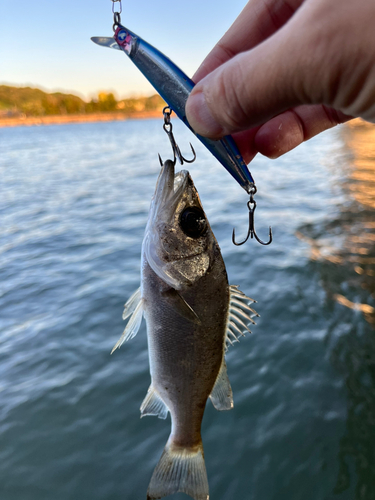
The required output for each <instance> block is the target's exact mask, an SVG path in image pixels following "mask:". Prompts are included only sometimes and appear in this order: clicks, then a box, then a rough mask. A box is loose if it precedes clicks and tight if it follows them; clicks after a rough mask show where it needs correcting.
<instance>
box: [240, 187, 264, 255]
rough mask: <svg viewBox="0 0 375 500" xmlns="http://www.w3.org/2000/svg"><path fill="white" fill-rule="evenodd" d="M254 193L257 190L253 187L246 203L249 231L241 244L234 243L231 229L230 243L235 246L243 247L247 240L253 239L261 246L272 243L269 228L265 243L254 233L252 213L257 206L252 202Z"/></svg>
mask: <svg viewBox="0 0 375 500" xmlns="http://www.w3.org/2000/svg"><path fill="white" fill-rule="evenodd" d="M256 192H257V188H256V187H255V186H254V190H253V191H251V193H250V200H249V201H248V202H247V208H248V209H249V229H248V231H247V235H246V238H245V239H244V240H243V241H241V243H237V242H236V235H235V230H234V229H233V233H232V242H233V244H234V245H236V246H240V245H243V244H244V243H246V242H247V240H248V239H249V238H255V239H256V240H257V242H258V243H260V244H261V245H269V244H270V243H272V229H271V227H270V228H269V240H268V241H267V242H264V241H262V240H261V239H260V238H259V237H258V235H257V233H256V232H255V227H254V212H255V209H256V206H257V204H256V202H255V200H254V194H255V193H256Z"/></svg>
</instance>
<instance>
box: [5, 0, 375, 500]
mask: <svg viewBox="0 0 375 500" xmlns="http://www.w3.org/2000/svg"><path fill="white" fill-rule="evenodd" d="M244 4H245V2H235V3H233V4H231V5H230V6H229V5H225V4H224V2H216V3H215V4H214V3H213V2H205V5H199V6H198V5H195V4H194V2H193V3H192V4H190V5H189V8H187V7H185V8H184V9H182V7H181V5H171V4H169V3H168V4H167V3H166V2H158V5H157V6H156V5H154V4H151V2H149V3H148V2H146V3H145V7H147V8H142V16H139V6H138V7H137V5H136V4H134V5H125V4H124V5H123V9H124V10H123V22H124V23H125V24H128V25H129V27H130V28H131V29H133V30H134V31H135V32H139V34H140V35H142V36H143V37H144V38H145V39H146V40H148V41H150V42H151V43H153V44H155V45H156V46H157V47H158V48H160V49H162V50H163V51H164V52H165V53H167V55H169V56H170V57H171V58H172V59H173V60H175V61H176V62H177V63H178V64H179V65H180V66H181V67H182V68H183V69H184V70H185V71H186V72H187V73H188V74H189V75H191V74H192V73H193V72H194V70H195V68H196V67H197V66H198V65H199V63H200V61H201V60H202V59H203V57H204V55H205V53H206V52H207V51H208V50H209V49H210V48H211V47H212V45H214V43H215V41H216V40H217V39H218V38H219V37H220V36H221V34H222V32H223V31H225V29H227V28H228V27H229V25H230V24H231V22H232V21H233V20H234V18H235V17H236V16H237V15H238V13H239V12H240V10H241V8H242V7H243V6H244ZM11 7H13V9H12V10H11ZM198 11H199V12H201V16H199V19H198V16H197V12H198ZM0 14H1V15H0V25H1V26H0V51H1V54H0V55H1V70H2V76H1V78H2V79H1V81H0V84H3V86H6V87H12V88H13V87H14V86H16V87H17V86H18V87H22V86H27V85H28V86H31V87H34V88H42V89H44V90H45V91H47V92H48V93H50V92H53V93H54V92H56V91H59V92H63V93H73V94H74V95H78V96H80V97H81V98H82V99H83V101H84V102H86V103H87V102H90V100H92V99H94V101H95V100H96V101H97V98H96V97H95V96H96V95H97V93H98V92H100V91H102V92H106V93H107V94H106V95H108V94H110V93H113V96H114V98H115V100H116V102H118V101H120V100H124V99H130V97H131V96H133V97H134V96H138V98H140V95H143V96H144V98H147V97H148V96H151V95H152V94H153V92H152V90H151V89H147V86H145V87H141V83H139V85H138V83H137V82H141V81H142V85H143V84H144V82H145V80H143V77H142V76H141V75H136V73H133V72H132V71H133V69H132V67H131V64H130V62H129V61H127V59H126V58H125V56H124V57H122V56H123V55H122V54H120V53H117V52H115V51H106V50H105V49H102V50H101V49H100V48H99V47H95V46H94V44H92V43H91V42H90V41H89V40H88V39H89V37H90V36H92V35H109V34H111V24H112V17H111V2H109V1H108V2H99V1H95V2H91V3H90V8H88V4H87V5H83V4H80V5H77V4H76V3H74V4H73V2H65V3H63V2H61V3H60V2H58V3H57V4H54V9H53V13H52V9H51V8H50V4H48V3H47V2H38V4H37V5H31V4H28V3H26V2H23V1H21V2H20V3H18V4H17V9H15V6H14V5H13V6H12V5H8V4H7V5H5V4H4V3H2V5H1V7H0ZM210 19H211V21H210V22H209V26H210V29H209V30H208V29H207V25H208V20H210ZM128 20H129V22H128ZM156 20H157V22H156ZM10 30H12V31H10ZM187 31H189V32H188V33H187ZM206 31H207V33H206ZM176 40H179V42H181V45H179V44H177V43H175V41H176ZM200 50H202V52H199V51H200ZM39 56H40V59H38V58H39ZM112 57H113V59H112ZM38 61H39V62H38ZM38 68H39V69H38ZM34 69H35V71H34ZM3 70H4V71H3ZM86 77H87V80H86ZM133 78H134V80H133ZM137 79H139V80H137ZM134 82H135V83H134ZM133 85H134V86H133ZM15 92H16V93H17V92H18V91H15ZM93 96H94V97H93ZM0 97H1V95H0ZM134 98H135V97H134ZM17 99H18V101H17V102H18V105H20V106H21V103H20V101H19V98H17ZM2 102H4V101H2ZM159 104H160V103H159ZM5 109H14V108H6V105H4V106H3V110H5ZM157 109H158V108H157V106H156V107H155V109H154V110H157ZM102 111H103V110H99V111H98V112H102ZM22 113H23V115H26V114H27V113H25V112H24V111H23V112H22ZM22 113H21V114H22ZM42 113H43V112H42ZM14 119H21V118H20V116H18V118H17V117H15V118H14ZM173 124H174V131H175V135H176V138H177V140H178V143H179V145H180V147H181V149H182V151H183V152H186V154H187V155H188V151H189V146H188V142H189V141H191V142H192V144H193V146H194V148H195V149H196V151H197V161H196V162H195V163H193V164H192V165H189V170H190V172H191V175H192V177H193V179H194V182H195V184H196V187H197V189H198V191H199V193H200V196H201V200H202V204H203V206H204V209H205V211H206V213H207V216H208V218H209V220H210V223H211V226H212V229H213V231H214V233H215V235H216V237H217V239H218V241H219V244H220V246H221V249H222V253H223V257H224V260H225V263H226V266H227V271H228V276H229V281H230V283H232V284H237V285H239V286H240V288H241V290H243V291H244V292H245V293H246V294H248V295H250V296H251V297H253V298H254V299H256V300H257V301H258V303H257V305H256V309H257V310H258V312H259V313H260V315H261V317H260V318H259V319H258V321H257V325H256V326H254V327H253V332H254V333H253V334H252V335H248V336H247V337H246V338H245V339H243V340H242V341H241V342H240V343H239V344H236V345H235V346H234V347H232V348H231V349H230V350H229V351H228V355H227V364H228V373H229V378H230V380H231V384H232V388H233V393H234V409H233V410H232V411H230V412H221V413H219V412H217V411H215V410H214V409H213V407H212V405H211V404H210V403H208V404H207V409H206V413H205V417H204V421H203V430H202V435H203V443H204V448H205V457H206V465H207V471H208V477H209V484H210V498H212V499H213V500H215V499H216V500H219V499H232V498H241V499H246V500H260V499H262V500H276V499H277V500H290V499H291V498H293V499H300V498H303V499H304V500H353V499H354V500H374V499H375V479H374V478H375V452H374V450H375V430H374V429H375V336H374V335H375V332H374V325H375V278H374V274H375V217H374V215H375V129H374V126H372V125H369V124H366V123H364V122H362V121H359V120H356V121H354V122H351V123H348V124H347V125H345V126H340V127H336V128H335V129H332V130H330V131H327V132H325V133H324V134H321V135H320V136H318V137H316V138H314V139H312V140H311V141H309V142H308V143H305V144H302V145H301V146H299V147H298V148H297V149H296V150H294V151H292V152H291V153H289V154H287V155H286V156H285V157H282V158H279V159H278V160H273V161H271V160H268V159H266V158H263V157H260V156H259V157H256V158H255V160H254V161H253V162H252V163H251V171H252V173H253V175H254V177H255V179H256V181H257V186H258V194H257V202H258V207H257V213H256V228H257V232H258V234H259V236H260V237H261V238H263V239H266V237H267V231H268V226H269V225H272V228H273V232H274V241H273V243H272V244H271V245H270V246H268V247H262V246H260V245H259V244H257V243H255V242H254V241H251V242H248V243H246V244H245V245H244V246H242V247H235V246H233V244H232V242H231V233H232V229H233V227H235V228H236V234H237V235H238V238H241V237H242V235H245V234H246V231H247V220H248V216H247V209H246V202H247V196H246V194H245V193H244V192H243V191H242V190H241V188H240V187H239V186H237V184H236V183H235V182H234V181H233V180H232V179H231V177H229V175H228V173H227V172H226V171H225V170H224V169H223V168H222V167H221V166H220V165H219V164H218V163H217V162H216V160H214V159H213V158H212V157H211V156H210V155H209V153H208V152H207V151H205V149H204V148H203V146H201V144H200V143H199V142H198V141H197V140H195V138H194V137H193V136H192V134H191V133H190V132H189V131H188V130H187V129H186V128H185V127H184V126H183V125H182V124H180V123H179V122H178V121H177V119H174V120H173ZM16 125H18V126H14V127H8V126H5V127H4V126H3V127H2V128H0V443H1V446H0V498H1V499H4V500H16V499H17V500H20V499H25V500H26V499H27V500H49V499H51V498H54V499H55V500H60V499H61V500H66V499H72V500H78V499H79V500H82V499H84V500H85V499H90V500H99V499H100V500H103V499H111V500H115V499H120V498H121V499H124V498H126V499H135V498H145V497H146V489H147V484H148V482H149V479H150V477H151V474H152V471H153V468H154V467H155V465H156V463H157V461H158V459H159V457H160V454H161V452H162V449H163V447H164V445H165V442H166V441H167V439H168V435H169V430H170V419H169V418H168V419H167V420H166V421H162V420H159V419H157V418H152V417H147V418H144V419H142V420H140V418H139V407H140V404H141V402H142V400H143V398H144V396H145V394H146V391H147V388H148V385H149V368H148V354H147V341H146V329H145V324H144V323H143V324H142V327H141V330H140V332H139V333H138V335H137V336H136V337H135V338H134V339H133V340H132V341H131V342H129V343H127V344H125V345H124V346H123V347H122V348H121V349H120V350H119V351H116V352H115V353H114V354H113V355H112V356H110V355H109V353H110V351H111V349H112V347H113V345H114V344H115V342H116V341H117V340H118V338H119V337H120V335H121V333H122V330H123V328H124V323H123V321H122V319H121V315H122V309H123V304H124V302H125V301H126V300H127V299H128V298H129V296H130V295H131V293H132V292H133V291H134V290H135V289H136V288H137V287H138V286H139V271H140V252H141V244H142V238H143V232H144V228H145V225H146V221H147V214H148V208H149V203H150V200H151V196H152V194H153V191H154V187H155V182H156V178H157V175H158V172H159V168H160V167H159V161H158V158H157V153H160V154H161V156H162V157H163V158H164V159H166V158H168V157H170V154H171V151H170V145H169V142H168V140H167V137H166V136H165V133H164V132H163V129H162V118H161V114H160V118H148V119H143V120H135V119H127V120H126V121H107V122H97V121H95V122H92V123H84V122H83V123H63V124H49V125H43V126H30V127H27V126H24V125H22V123H21V125H20V123H17V124H16ZM171 498H176V500H177V499H179V498H181V500H182V498H187V497H186V496H184V495H183V494H179V495H175V496H174V497H171Z"/></svg>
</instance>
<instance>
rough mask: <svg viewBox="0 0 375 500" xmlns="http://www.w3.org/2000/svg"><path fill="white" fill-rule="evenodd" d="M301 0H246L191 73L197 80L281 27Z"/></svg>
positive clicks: (257, 43) (196, 81) (194, 79)
mask: <svg viewBox="0 0 375 500" xmlns="http://www.w3.org/2000/svg"><path fill="white" fill-rule="evenodd" d="M303 1H304V0H249V2H248V3H247V4H246V6H245V7H244V9H243V10H242V12H241V14H240V15H239V16H238V17H237V19H236V20H235V21H234V23H233V24H232V26H231V27H230V28H229V30H228V31H227V32H226V33H225V34H224V36H223V37H222V38H221V39H220V40H219V42H218V43H217V44H216V45H215V47H214V48H213V49H212V50H211V52H210V53H209V54H208V56H207V57H206V58H205V59H204V61H203V62H202V64H201V65H200V66H199V68H198V70H197V71H196V72H195V74H194V76H193V78H192V79H193V81H194V82H195V83H198V82H199V81H200V80H202V78H204V77H205V76H206V75H208V74H209V73H211V71H213V70H214V69H216V68H218V67H219V66H221V65H222V64H223V63H225V62H226V61H228V60H229V59H231V58H232V57H234V56H235V55H237V54H239V53H240V52H244V51H246V50H250V49H252V48H253V47H255V46H256V45H259V44H260V43H261V42H262V41H263V40H266V39H267V38H268V37H270V36H271V35H272V34H273V33H275V32H276V31H277V30H278V29H280V28H281V26H283V25H284V24H285V23H286V22H287V21H288V20H289V19H290V18H291V17H292V15H293V14H294V12H295V11H296V10H297V9H298V7H299V6H300V5H301V4H302V3H303Z"/></svg>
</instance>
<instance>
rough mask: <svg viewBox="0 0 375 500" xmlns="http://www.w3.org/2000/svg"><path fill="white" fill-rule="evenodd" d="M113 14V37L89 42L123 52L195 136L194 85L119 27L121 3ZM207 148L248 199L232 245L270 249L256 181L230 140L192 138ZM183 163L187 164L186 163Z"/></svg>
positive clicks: (114, 1)
mask: <svg viewBox="0 0 375 500" xmlns="http://www.w3.org/2000/svg"><path fill="white" fill-rule="evenodd" d="M112 2H113V3H112V12H113V14H114V24H113V31H114V36H113V37H92V38H91V40H92V41H93V42H94V43H96V44H98V45H101V46H103V47H109V48H111V49H117V50H122V51H123V52H125V54H126V55H127V56H128V57H129V58H130V59H131V61H132V62H133V63H134V64H135V65H136V66H137V68H138V69H139V70H140V71H141V72H142V73H143V75H144V76H145V77H146V78H147V80H148V81H149V82H150V83H151V85H152V86H153V87H154V88H155V90H156V91H157V92H158V93H159V94H160V96H161V97H162V98H163V99H164V101H165V102H166V103H167V104H168V107H169V108H170V109H171V110H173V111H174V112H175V113H176V115H177V116H178V117H179V118H180V119H181V120H182V121H183V122H184V123H185V125H186V126H187V127H188V128H189V129H190V130H191V131H192V132H193V133H194V134H195V132H194V130H193V129H192V128H191V126H190V125H189V122H188V120H187V118H186V113H185V105H186V101H187V99H188V97H189V95H190V92H191V91H192V89H193V87H194V82H193V81H192V80H191V79H190V78H189V77H188V76H187V75H186V74H185V73H184V72H183V71H181V69H180V68H178V67H177V66H176V64H175V63H174V62H172V61H171V60H170V59H169V58H168V57H166V56H165V55H164V54H162V53H161V52H160V51H159V50H158V49H156V48H155V47H153V46H152V45H150V44H149V43H147V42H146V41H145V40H143V39H142V38H141V37H140V36H138V35H136V34H135V33H133V32H132V31H130V30H129V29H127V28H125V26H123V25H122V24H121V17H120V14H121V0H112ZM116 2H119V5H120V7H119V10H118V11H116V10H115V7H114V6H115V3H116ZM195 135H196V137H197V138H198V139H199V140H200V141H201V142H202V143H203V144H204V145H205V146H206V148H207V149H208V150H209V151H210V152H211V153H212V154H213V155H214V156H215V158H217V160H218V161H219V162H220V163H221V164H222V165H223V166H224V167H225V168H226V170H227V171H228V172H229V173H230V174H231V175H232V176H233V177H234V179H235V180H236V181H237V182H238V184H239V185H240V186H241V187H242V188H243V189H244V190H245V191H246V192H247V193H248V194H249V195H250V200H249V202H248V204H247V206H248V209H249V231H248V234H247V237H246V239H245V240H244V241H242V242H241V243H237V242H236V241H235V233H234V230H233V235H232V241H233V243H234V244H235V245H242V244H243V243H245V242H246V241H247V240H248V238H249V237H250V238H253V237H254V238H255V239H256V240H257V241H258V242H259V243H261V244H262V245H269V244H270V243H271V241H272V230H271V228H269V241H268V242H263V241H262V240H260V239H259V237H258V236H257V234H256V232H255V228H254V211H255V208H256V203H255V201H254V195H255V193H256V192H257V188H256V186H255V181H254V179H253V177H252V175H251V173H250V172H249V170H248V168H247V166H246V163H245V161H244V159H243V158H242V156H241V153H240V151H239V149H238V147H237V145H236V143H235V141H234V139H233V137H232V136H226V137H224V138H223V139H221V140H218V141H214V140H212V139H208V138H207V137H203V136H201V135H199V134H195ZM185 161H186V160H185Z"/></svg>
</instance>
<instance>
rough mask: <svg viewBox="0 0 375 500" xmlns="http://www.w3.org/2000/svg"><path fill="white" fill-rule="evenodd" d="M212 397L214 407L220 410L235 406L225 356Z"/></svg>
mask: <svg viewBox="0 0 375 500" xmlns="http://www.w3.org/2000/svg"><path fill="white" fill-rule="evenodd" d="M210 399H211V401H212V404H213V405H214V407H215V408H216V409H217V410H219V411H223V410H231V409H232V408H233V392H232V388H231V386H230V382H229V378H228V373H227V365H226V363H225V359H224V357H223V361H222V363H221V367H220V371H219V374H218V376H217V379H216V382H215V385H214V388H213V389H212V392H211V394H210Z"/></svg>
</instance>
